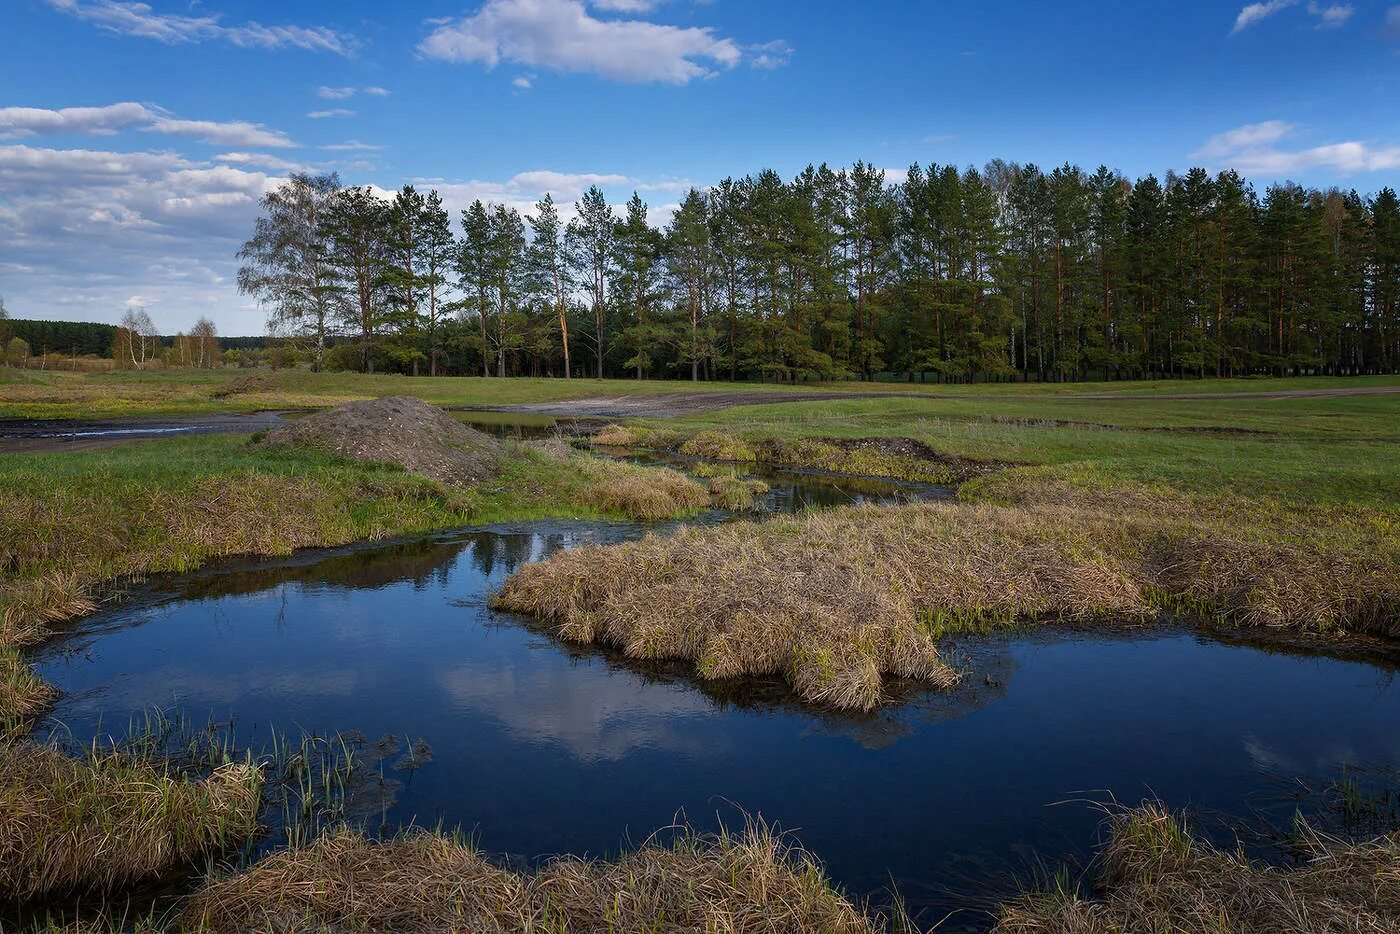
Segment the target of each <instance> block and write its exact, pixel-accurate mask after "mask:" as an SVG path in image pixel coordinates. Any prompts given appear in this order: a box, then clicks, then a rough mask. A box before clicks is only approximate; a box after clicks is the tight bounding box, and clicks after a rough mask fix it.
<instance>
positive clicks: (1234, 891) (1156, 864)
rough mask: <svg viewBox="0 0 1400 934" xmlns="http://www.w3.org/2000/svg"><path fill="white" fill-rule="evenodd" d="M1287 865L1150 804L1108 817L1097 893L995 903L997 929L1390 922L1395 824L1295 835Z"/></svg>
mask: <svg viewBox="0 0 1400 934" xmlns="http://www.w3.org/2000/svg"><path fill="white" fill-rule="evenodd" d="M1302 843H1303V846H1304V849H1305V853H1304V859H1303V860H1302V861H1301V863H1300V864H1299V865H1297V866H1294V867H1278V866H1268V865H1263V864H1259V863H1256V862H1253V861H1251V860H1248V859H1246V858H1245V857H1244V856H1242V855H1240V854H1238V853H1229V852H1223V851H1221V850H1218V849H1216V848H1214V847H1212V846H1210V845H1208V844H1206V843H1203V842H1200V841H1197V840H1194V839H1193V838H1192V836H1191V834H1190V832H1189V831H1188V829H1187V827H1186V825H1185V823H1184V821H1183V820H1182V819H1181V818H1180V817H1178V816H1176V815H1174V814H1171V813H1169V812H1167V811H1165V810H1163V809H1162V808H1161V807H1160V806H1157V805H1147V806H1144V807H1142V808H1139V809H1136V810H1132V811H1127V812H1124V813H1121V814H1119V815H1117V816H1115V817H1114V818H1113V820H1112V823H1111V828H1110V836H1109V841H1108V843H1107V845H1106V846H1105V848H1104V851H1103V853H1102V854H1101V862H1102V868H1101V871H1100V874H1099V877H1098V880H1097V883H1098V886H1099V888H1100V889H1101V890H1102V892H1103V897H1102V899H1099V900H1094V899H1086V898H1083V897H1082V896H1081V895H1079V894H1078V893H1077V892H1075V891H1072V890H1068V889H1066V888H1065V887H1063V886H1055V887H1052V888H1051V889H1050V890H1049V891H1044V892H1039V893H1035V894H1031V895H1026V896H1024V897H1022V898H1020V899H1017V900H1015V901H1013V902H1010V903H1008V904H1007V905H1005V906H1003V907H1002V909H1001V911H1000V913H999V918H998V923H997V926H996V928H995V930H996V932H997V934H1118V932H1128V931H1132V932H1144V934H1158V932H1160V934H1169V932H1171V934H1175V932H1188V931H1189V932H1193V934H1238V932H1243V931H1249V932H1253V934H1323V932H1326V934H1380V932H1382V931H1395V930H1400V832H1396V833H1392V834H1390V835H1388V836H1382V837H1377V838H1376V839H1374V840H1371V841H1368V842H1364V843H1360V844H1348V843H1343V842H1341V841H1335V840H1329V839H1326V838H1323V837H1321V836H1320V835H1317V834H1315V833H1306V834H1305V835H1304V838H1303V841H1302Z"/></svg>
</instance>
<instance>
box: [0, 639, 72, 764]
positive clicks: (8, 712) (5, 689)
mask: <svg viewBox="0 0 1400 934" xmlns="http://www.w3.org/2000/svg"><path fill="white" fill-rule="evenodd" d="M57 696H58V692H57V691H55V690H54V689H53V688H52V687H50V686H49V685H47V684H45V683H44V682H43V680H42V679H41V678H40V677H39V676H38V675H36V674H34V671H33V669H31V668H30V667H29V666H28V665H27V664H26V663H25V661H24V659H23V658H21V657H20V654H19V652H18V651H16V650H15V649H12V648H4V647H0V742H3V739H4V737H5V736H6V735H15V734H17V733H18V732H19V731H20V730H21V729H22V728H23V726H24V724H26V723H27V722H28V721H29V720H31V719H32V718H34V717H36V716H38V715H39V714H40V713H42V712H43V711H44V710H46V709H48V707H49V705H50V704H52V703H53V701H54V699H55V698H56V697H57Z"/></svg>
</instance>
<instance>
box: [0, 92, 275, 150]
mask: <svg viewBox="0 0 1400 934" xmlns="http://www.w3.org/2000/svg"><path fill="white" fill-rule="evenodd" d="M132 128H136V129H140V130H142V131H143V132H147V133H168V134H172V135H175V136H188V137H191V138H193V139H199V140H203V141H204V142H207V143H213V144H215V145H218V146H247V147H270V148H286V147H289V146H295V145H296V144H295V143H293V142H292V141H291V139H289V138H288V137H287V135H286V134H285V133H283V132H281V131H280V130H272V129H268V128H267V127H265V126H263V125H262V124H260V123H249V122H247V121H243V120H233V121H229V122H220V121H217V120H181V119H178V118H176V117H173V116H171V115H169V113H168V112H166V111H164V110H161V109H160V108H156V107H147V106H146V105H144V104H136V103H131V102H126V103H121V104H109V105H108V106H106V107H64V108H63V109H61V110H45V109H43V108H39V107H5V108H0V139H4V138H15V137H29V136H39V135H41V134H43V135H56V134H62V133H86V134H92V135H98V136H109V135H111V134H113V133H116V132H118V131H119V130H124V129H132Z"/></svg>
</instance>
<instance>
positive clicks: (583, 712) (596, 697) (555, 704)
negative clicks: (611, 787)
mask: <svg viewBox="0 0 1400 934" xmlns="http://www.w3.org/2000/svg"><path fill="white" fill-rule="evenodd" d="M437 679H438V683H439V685H440V686H441V688H442V690H443V691H444V692H445V693H446V694H447V695H448V697H449V698H450V699H451V703H452V704H453V705H454V706H455V707H456V708H458V709H461V710H471V711H474V712H476V713H481V714H486V715H488V716H490V717H492V718H494V719H495V720H497V721H499V722H500V723H501V724H502V725H503V726H505V727H506V729H508V730H509V731H510V732H511V733H512V734H514V735H516V736H519V737H524V738H526V739H528V740H531V741H535V742H540V741H545V742H553V743H557V744H559V745H561V746H563V747H564V748H565V749H567V750H568V751H569V753H570V755H572V756H573V757H574V758H575V759H577V760H579V761H580V762H597V761H600V760H618V759H623V758H626V757H627V756H628V755H630V754H631V753H633V752H635V751H637V750H639V749H644V748H645V749H665V750H668V751H670V752H675V753H681V754H694V755H699V754H701V753H704V752H706V751H709V752H711V753H713V752H714V751H715V742H716V738H715V737H714V736H713V735H707V736H706V737H705V738H704V739H703V740H702V739H701V738H700V737H698V736H695V735H691V734H690V733H689V732H688V731H687V730H686V729H685V728H684V727H685V723H686V721H687V720H688V719H691V718H695V717H699V716H702V715H705V714H708V713H710V712H711V711H712V707H711V705H710V703H709V701H707V700H706V699H705V698H704V697H703V696H701V695H699V694H697V693H695V692H694V691H692V690H689V689H686V688H682V687H677V686H670V685H644V684H640V683H639V682H638V681H636V680H635V679H633V678H631V677H628V676H625V675H619V674H616V673H612V672H608V671H606V670H605V669H601V668H598V667H594V666H582V665H571V666H569V667H567V668H553V667H550V668H547V669H544V670H538V669H537V670H521V669H518V668H516V667H514V666H511V667H508V668H494V667H491V668H488V667H483V666H473V665H467V666H462V667H458V668H453V669H450V670H447V671H443V672H440V673H439V674H438V676H437Z"/></svg>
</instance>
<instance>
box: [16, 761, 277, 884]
mask: <svg viewBox="0 0 1400 934" xmlns="http://www.w3.org/2000/svg"><path fill="white" fill-rule="evenodd" d="M261 784H262V781H261V776H260V774H259V773H258V771H257V770H256V769H254V768H252V767H251V766H247V765H231V766H226V767H224V768H222V769H220V770H219V771H217V772H215V773H214V774H213V775H211V776H210V777H208V778H205V779H202V780H192V779H187V778H183V777H179V776H174V775H171V774H168V773H167V771H166V770H165V769H163V768H161V767H160V766H157V765H154V764H151V763H147V762H142V761H135V760H131V759H128V758H126V757H122V756H118V755H114V754H113V755H103V756H94V757H92V758H90V759H73V758H70V757H68V756H66V755H64V754H62V753H60V752H58V751H57V750H54V749H50V748H48V747H42V746H32V745H14V746H0V900H4V899H16V900H22V899H26V898H33V897H35V896H40V895H45V894H50V893H58V892H65V891H72V890H105V889H111V888H114V887H116V886H120V885H125V884H129V883H132V882H137V881H140V880H143V879H148V878H151V877H154V876H156V875H159V874H160V873H163V872H166V871H169V870H171V869H174V868H177V867H179V866H181V865H184V864H186V863H189V862H191V861H193V860H194V859H196V858H197V857H199V856H201V855H204V854H206V853H209V852H212V851H215V850H218V849H220V848H222V847H225V846H228V845H230V844H233V843H236V842H241V841H242V840H243V839H246V838H247V837H248V835H250V834H251V833H252V832H253V829H254V827H255V826H256V823H257V811H258V805H259V797H260V791H261Z"/></svg>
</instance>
